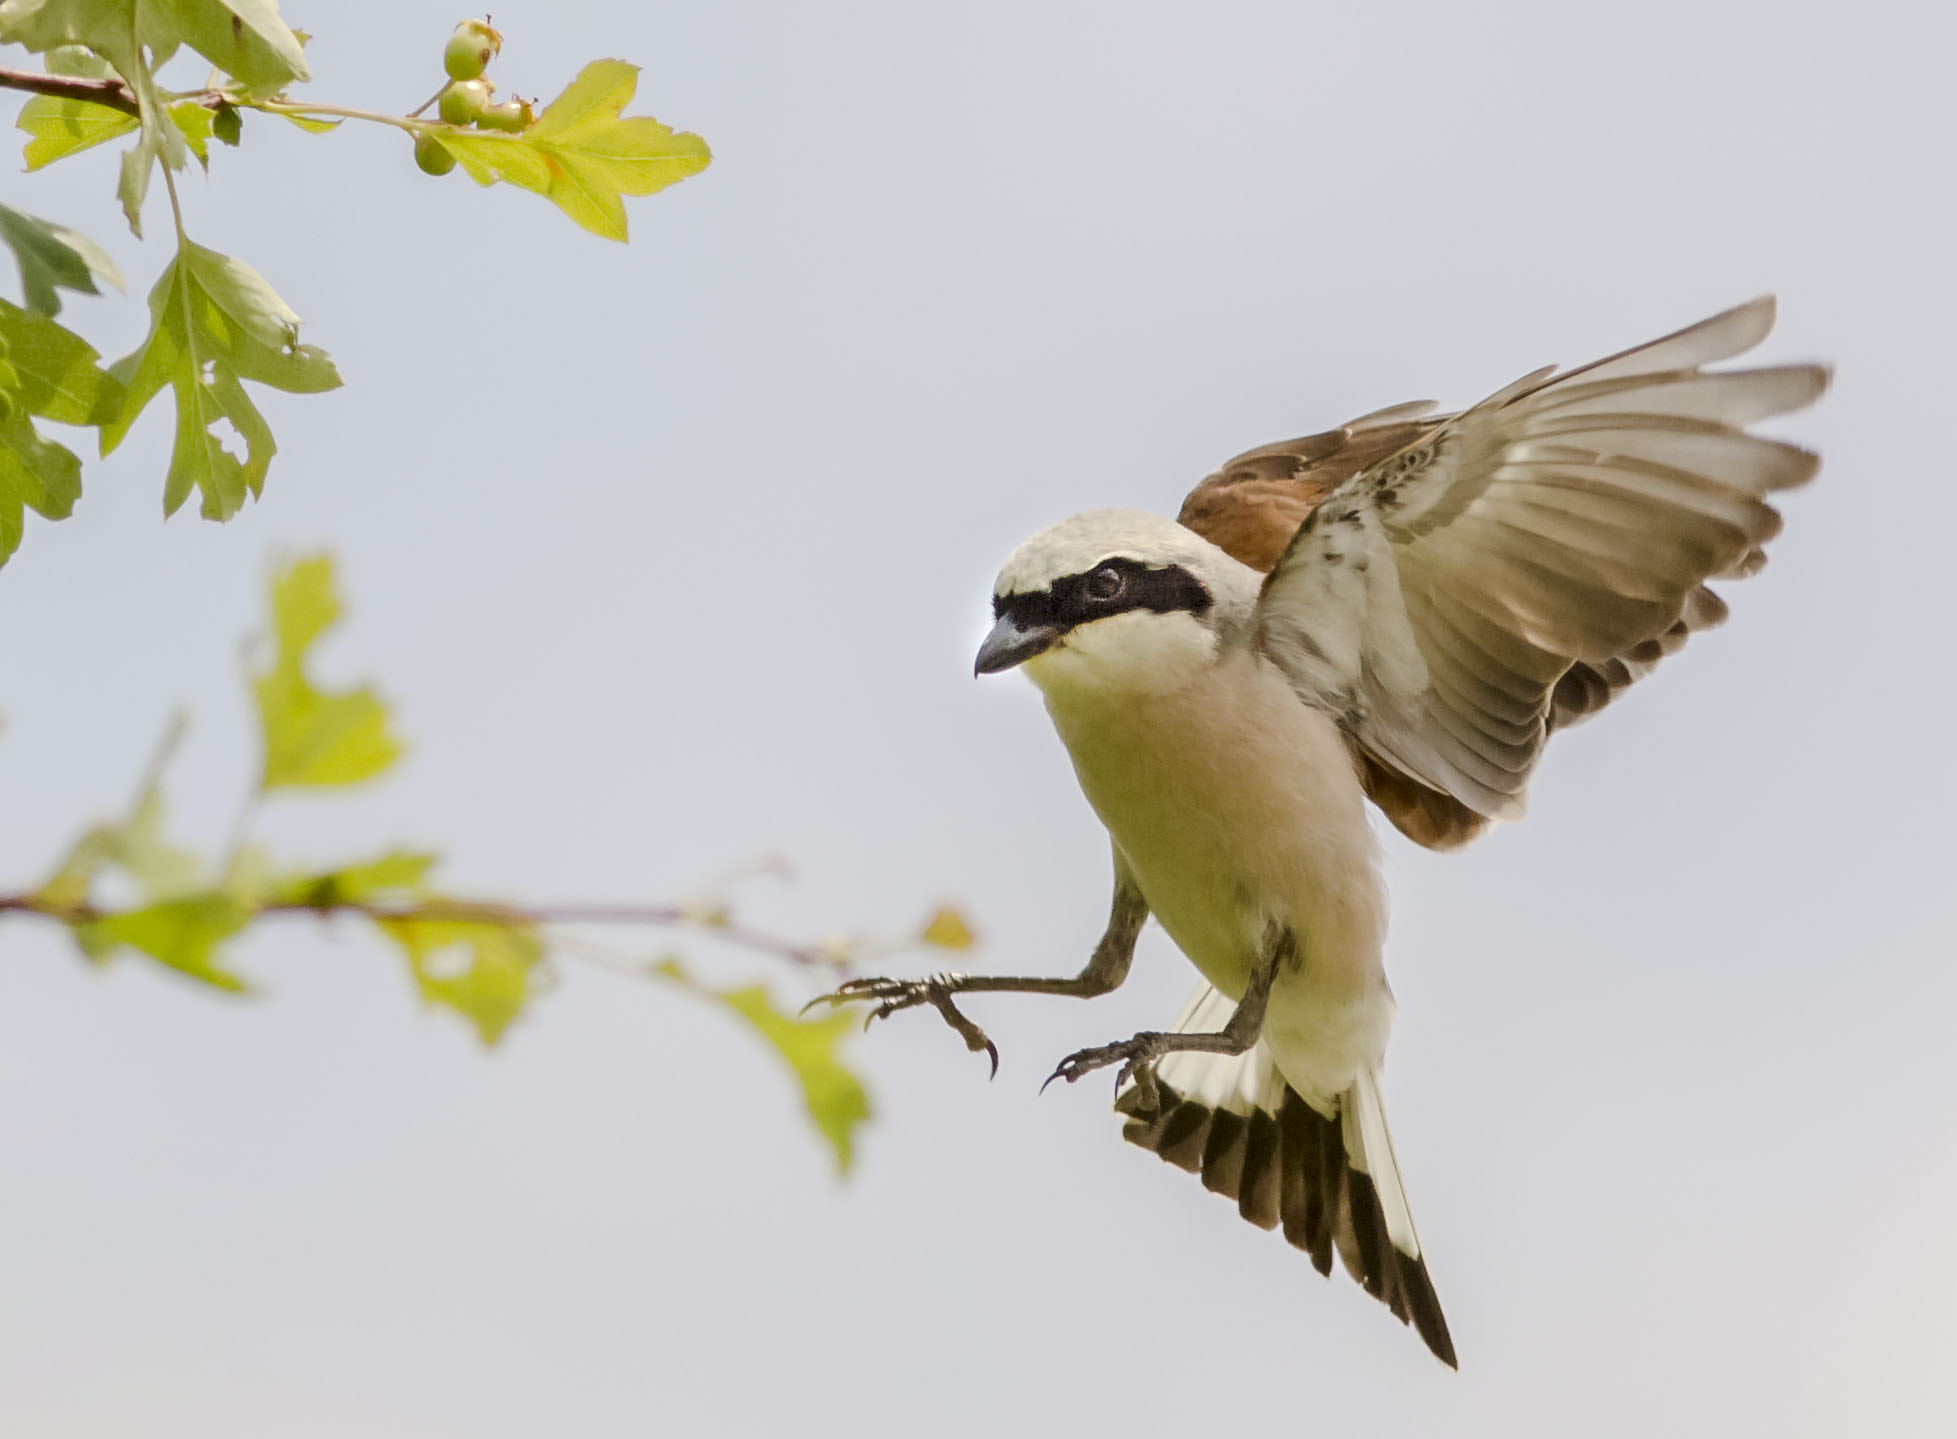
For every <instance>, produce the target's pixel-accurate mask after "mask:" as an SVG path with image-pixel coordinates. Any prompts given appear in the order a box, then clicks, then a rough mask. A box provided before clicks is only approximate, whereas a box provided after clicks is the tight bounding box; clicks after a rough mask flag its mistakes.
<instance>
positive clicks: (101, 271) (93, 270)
mask: <svg viewBox="0 0 1957 1439" xmlns="http://www.w3.org/2000/svg"><path fill="white" fill-rule="evenodd" d="M0 239H4V240H5V241H6V242H7V244H8V246H9V247H10V248H11V249H12V250H13V252H14V263H15V264H17V265H19V266H20V288H21V292H22V295H23V296H24V297H25V299H26V300H27V308H28V309H30V310H37V311H39V312H40V313H41V314H43V315H58V314H60V313H61V296H60V295H58V294H57V293H55V287H56V286H57V285H58V286H61V287H62V288H64V289H69V290H74V291H77V292H78V293H80V294H84V295H96V294H100V293H101V292H100V291H99V290H97V289H96V288H95V282H96V280H97V279H101V280H105V281H107V282H108V283H109V284H111V285H114V286H115V287H116V288H117V289H118V290H120V289H121V288H122V272H121V271H120V270H118V269H117V268H116V265H115V261H114V260H111V259H110V258H109V252H108V251H106V250H104V249H103V248H102V247H101V246H100V245H98V244H96V243H95V242H94V241H93V240H91V239H89V238H88V236H86V235H81V234H77V233H76V232H75V231H73V230H68V229H64V228H62V227H61V226H60V225H51V224H49V223H48V222H47V221H46V220H37V219H36V218H35V217H34V216H32V215H27V214H23V213H22V212H21V211H19V210H16V209H13V208H11V207H10V206H7V205H0Z"/></svg>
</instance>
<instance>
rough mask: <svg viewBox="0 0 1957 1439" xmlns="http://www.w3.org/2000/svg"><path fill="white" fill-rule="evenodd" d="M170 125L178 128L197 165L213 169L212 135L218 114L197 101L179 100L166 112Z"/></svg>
mask: <svg viewBox="0 0 1957 1439" xmlns="http://www.w3.org/2000/svg"><path fill="white" fill-rule="evenodd" d="M165 113H166V114H168V115H169V117H170V123H171V124H173V125H175V126H176V127H177V133H178V134H179V135H182V136H183V142H184V144H186V145H188V146H189V147H190V153H191V154H193V155H195V156H196V157H197V163H198V164H199V165H201V166H202V167H203V168H204V169H205V170H209V169H210V168H211V135H212V133H213V132H214V131H215V129H216V126H217V112H216V111H215V110H212V109H209V108H207V107H206V106H203V105H200V104H198V103H197V102H196V101H195V100H178V101H177V102H176V103H174V104H173V105H171V106H170V108H169V109H168V110H167V111H166V112H165Z"/></svg>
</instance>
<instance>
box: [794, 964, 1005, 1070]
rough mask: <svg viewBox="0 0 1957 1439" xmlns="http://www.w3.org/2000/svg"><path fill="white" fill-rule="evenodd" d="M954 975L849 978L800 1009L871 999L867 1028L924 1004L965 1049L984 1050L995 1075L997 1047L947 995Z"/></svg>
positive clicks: (865, 1020) (997, 1062) (865, 1018)
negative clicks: (936, 1013) (926, 977)
mask: <svg viewBox="0 0 1957 1439" xmlns="http://www.w3.org/2000/svg"><path fill="white" fill-rule="evenodd" d="M956 979H957V976H956V975H950V974H934V975H932V976H931V977H930V978H929V979H852V980H848V981H846V982H844V983H843V984H840V985H838V986H837V987H836V988H835V989H834V990H832V991H831V992H830V993H828V994H822V995H817V996H816V997H815V998H814V999H812V1000H810V1001H809V1002H808V1003H807V1004H805V1005H803V1006H802V1013H804V1014H806V1013H808V1012H809V1010H811V1009H813V1008H814V1007H815V1006H816V1005H818V1004H832V1005H842V1004H848V1003H850V1002H852V1001H854V1000H866V1001H871V1002H873V1003H875V1006H876V1007H875V1008H873V1009H872V1010H870V1012H869V1013H867V1014H865V1015H864V1016H863V1028H864V1029H865V1030H866V1031H867V1030H868V1029H869V1027H870V1026H871V1025H872V1024H875V1023H876V1022H877V1021H878V1020H879V1019H888V1018H890V1016H891V1015H893V1014H896V1013H897V1012H898V1011H899V1010H904V1009H914V1008H916V1007H917V1006H918V1005H921V1004H928V1005H930V1006H931V1007H932V1008H933V1009H935V1010H937V1011H938V1015H939V1017H940V1018H942V1019H943V1020H944V1022H945V1023H946V1024H948V1025H950V1026H951V1028H952V1029H953V1030H954V1031H956V1033H957V1034H958V1037H959V1038H960V1039H963V1040H964V1041H965V1047H966V1048H967V1049H969V1050H971V1051H972V1053H974V1054H984V1055H986V1056H987V1057H988V1058H989V1059H990V1060H991V1061H992V1073H991V1076H990V1077H991V1078H994V1079H996V1078H998V1076H999V1047H998V1046H997V1045H996V1044H994V1043H993V1042H992V1040H991V1038H990V1037H989V1036H988V1035H987V1034H986V1032H985V1031H984V1030H982V1029H980V1028H979V1027H978V1026H977V1025H976V1024H974V1023H972V1021H971V1020H969V1019H967V1018H966V1017H965V1016H964V1015H963V1014H962V1013H960V1012H959V1009H958V1006H957V1005H955V1004H953V1003H952V1000H951V997H952V995H953V994H955V993H957V989H956V988H955V981H956Z"/></svg>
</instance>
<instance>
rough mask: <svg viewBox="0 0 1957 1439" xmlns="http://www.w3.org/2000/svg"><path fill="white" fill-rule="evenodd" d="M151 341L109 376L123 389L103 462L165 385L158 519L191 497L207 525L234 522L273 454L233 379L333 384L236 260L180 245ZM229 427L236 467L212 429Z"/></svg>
mask: <svg viewBox="0 0 1957 1439" xmlns="http://www.w3.org/2000/svg"><path fill="white" fill-rule="evenodd" d="M149 307H150V316H151V321H150V332H149V338H148V339H146V340H145V341H144V342H143V346H142V348H141V349H139V350H137V351H136V352H135V353H134V354H130V355H125V356H124V357H123V358H122V359H120V360H118V361H117V362H116V363H115V364H114V365H113V366H111V367H110V373H111V374H113V375H114V376H115V377H116V378H117V379H118V380H120V381H121V382H122V384H123V385H124V386H125V388H126V391H127V393H126V394H125V396H124V398H123V404H122V409H121V412H120V413H119V414H118V415H116V416H115V418H114V419H112V420H111V421H109V422H108V423H107V424H105V425H104V426H103V427H102V453H103V454H105V455H106V454H108V453H109V452H110V451H111V450H113V449H115V447H116V446H117V445H119V444H121V443H122V440H123V437H124V436H125V435H127V434H128V433H129V427H130V426H131V425H132V424H134V423H135V420H136V417H137V416H138V415H139V414H141V413H142V411H143V408H144V407H145V406H146V405H148V404H149V402H150V401H151V400H152V399H153V398H155V396H156V394H157V392H158V391H159V390H161V389H162V388H163V386H164V385H166V384H167V385H169V386H170V388H171V390H172V391H173V392H174V393H175V396H176V402H177V430H176V441H175V444H174V445H173V446H172V447H171V451H170V471H169V475H168V477H167V479H166V480H165V482H164V487H163V513H164V514H165V515H171V514H174V513H176V511H177V509H178V507H179V506H181V505H182V504H183V502H184V501H185V500H186V499H188V498H189V496H190V492H191V490H192V489H196V490H197V491H199V492H200V493H201V494H202V495H203V497H204V500H203V507H202V512H203V515H204V517H205V518H206V519H212V520H225V519H229V518H230V517H231V516H232V515H234V514H236V513H237V512H238V510H239V509H240V507H242V506H243V504H244V502H245V497H246V496H247V495H251V496H256V495H257V494H258V493H259V491H260V490H261V489H262V488H263V487H264V484H265V474H266V471H267V470H268V469H269V468H270V467H271V463H272V455H273V454H274V452H275V451H276V449H277V446H276V445H275V444H274V443H273V440H272V432H271V429H270V427H268V426H267V425H266V423H265V420H264V417H263V416H261V415H260V414H259V412H258V408H257V406H256V405H254V404H253V403H252V402H251V399H250V397H249V396H247V395H246V394H245V390H244V386H243V385H241V384H240V383H239V381H240V380H255V381H257V382H258V383H259V384H263V385H270V386H271V387H272V388H274V389H277V390H285V391H287V392H289V393H295V394H315V393H318V392H319V391H321V390H330V389H333V388H334V387H335V386H337V385H338V384H339V383H340V375H339V371H337V370H335V369H334V368H333V361H332V360H331V359H330V358H329V357H328V356H327V354H326V352H325V351H324V350H321V349H319V348H318V347H316V346H313V345H302V344H300V343H298V335H299V317H298V316H297V315H295V314H294V313H293V312H292V310H291V309H290V308H289V307H288V306H287V305H286V303H285V301H283V300H281V299H280V298H279V297H278V295H277V294H276V293H275V292H274V291H273V289H272V287H271V286H270V285H268V284H266V283H265V279H264V277H263V276H261V275H260V274H259V273H258V272H257V271H256V270H254V269H252V268H251V266H249V265H247V264H245V263H244V262H243V261H242V260H237V259H233V258H232V257H231V256H229V255H220V254H218V253H217V252H216V251H215V250H207V249H205V248H204V247H203V246H202V245H194V244H191V243H190V242H188V241H185V242H184V244H183V245H182V246H181V248H179V250H178V251H177V257H176V259H174V260H172V261H171V262H170V265H169V266H168V268H166V269H165V270H164V272H163V274H162V276H161V278H159V279H158V280H157V282H156V287H155V288H154V289H153V290H151V291H150V297H149ZM220 422H228V423H229V424H230V425H231V426H232V427H233V428H234V429H236V430H237V432H238V434H239V436H240V437H241V438H242V439H243V441H244V458H243V459H242V460H240V459H239V458H238V456H236V455H234V454H233V453H232V452H231V451H230V450H228V449H226V448H225V446H224V444H223V443H222V441H221V440H220V439H219V437H218V436H217V435H216V434H214V433H213V432H212V429H211V427H212V426H213V425H216V424H218V423H220Z"/></svg>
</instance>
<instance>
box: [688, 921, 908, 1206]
mask: <svg viewBox="0 0 1957 1439" xmlns="http://www.w3.org/2000/svg"><path fill="white" fill-rule="evenodd" d="M655 972H656V973H657V974H659V975H660V976H661V977H662V978H665V979H668V980H671V981H672V982H674V983H675V984H678V985H681V986H683V987H684V988H686V989H689V990H691V991H693V992H694V993H695V994H699V995H702V996H704V997H706V998H708V999H711V1000H714V1001H716V1002H717V1003H719V1004H721V1005H723V1006H724V1007H726V1008H727V1009H729V1010H731V1011H732V1012H733V1013H735V1014H737V1015H739V1016H740V1017H741V1018H742V1019H743V1020H745V1021H746V1022H747V1024H748V1025H749V1027H750V1028H752V1029H753V1030H754V1032H755V1033H756V1034H758V1035H759V1036H760V1037H761V1038H762V1039H763V1040H765V1041H766V1042H767V1043H768V1045H769V1046H770V1047H771V1048H772V1049H773V1050H774V1051H775V1053H776V1054H777V1055H778V1056H780V1058H781V1059H782V1060H783V1062H785V1063H786V1064H787V1065H788V1067H789V1069H790V1071H791V1072H792V1073H793V1074H794V1076H795V1079H796V1082H797V1083H798V1084H799V1085H800V1086H801V1088H802V1100H803V1103H804V1104H806V1105H807V1106H808V1111H809V1118H810V1120H812V1121H813V1122H814V1124H815V1127H816V1130H817V1132H818V1133H820V1134H821V1135H822V1137H823V1138H824V1139H825V1140H827V1141H828V1143H829V1147H830V1150H831V1152H832V1153H833V1154H834V1156H835V1160H836V1172H837V1173H838V1174H847V1173H849V1169H850V1165H851V1164H852V1163H854V1162H855V1158H856V1148H855V1145H856V1131H857V1129H858V1128H859V1127H860V1126H861V1125H862V1124H863V1123H864V1121H866V1120H868V1119H869V1118H870V1114H871V1109H870V1096H869V1092H868V1091H867V1090H865V1089H864V1087H863V1084H862V1081H861V1080H859V1079H858V1078H857V1077H856V1075H855V1074H854V1073H853V1072H852V1071H851V1070H850V1069H849V1068H848V1066H846V1065H845V1064H843V1062H842V1061H841V1060H840V1059H838V1058H837V1052H838V1051H839V1050H840V1049H841V1048H842V1046H843V1043H844V1042H845V1041H846V1040H847V1039H849V1038H850V1036H851V1035H853V1034H854V1033H855V1031H856V1020H855V1016H853V1015H850V1014H846V1013H832V1014H825V1015H822V1016H820V1017H818V1018H815V1019H809V1018H804V1017H801V1016H797V1015H793V1014H786V1013H784V1012H783V1011H781V1010H779V1009H777V1008H776V1007H775V1004H774V1001H773V1000H772V999H770V998H769V996H768V990H767V987H766V986H765V985H759V984H755V985H747V986H744V987H742V988H739V989H726V990H722V989H715V988H713V987H712V986H710V985H706V984H702V983H701V982H700V981H699V980H697V979H695V978H694V977H693V976H692V975H691V974H690V973H688V971H687V970H686V969H685V967H684V966H682V965H681V964H679V963H678V962H677V961H676V960H670V959H669V960H666V961H664V962H663V963H661V964H660V965H658V967H657V969H656V971H655Z"/></svg>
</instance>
